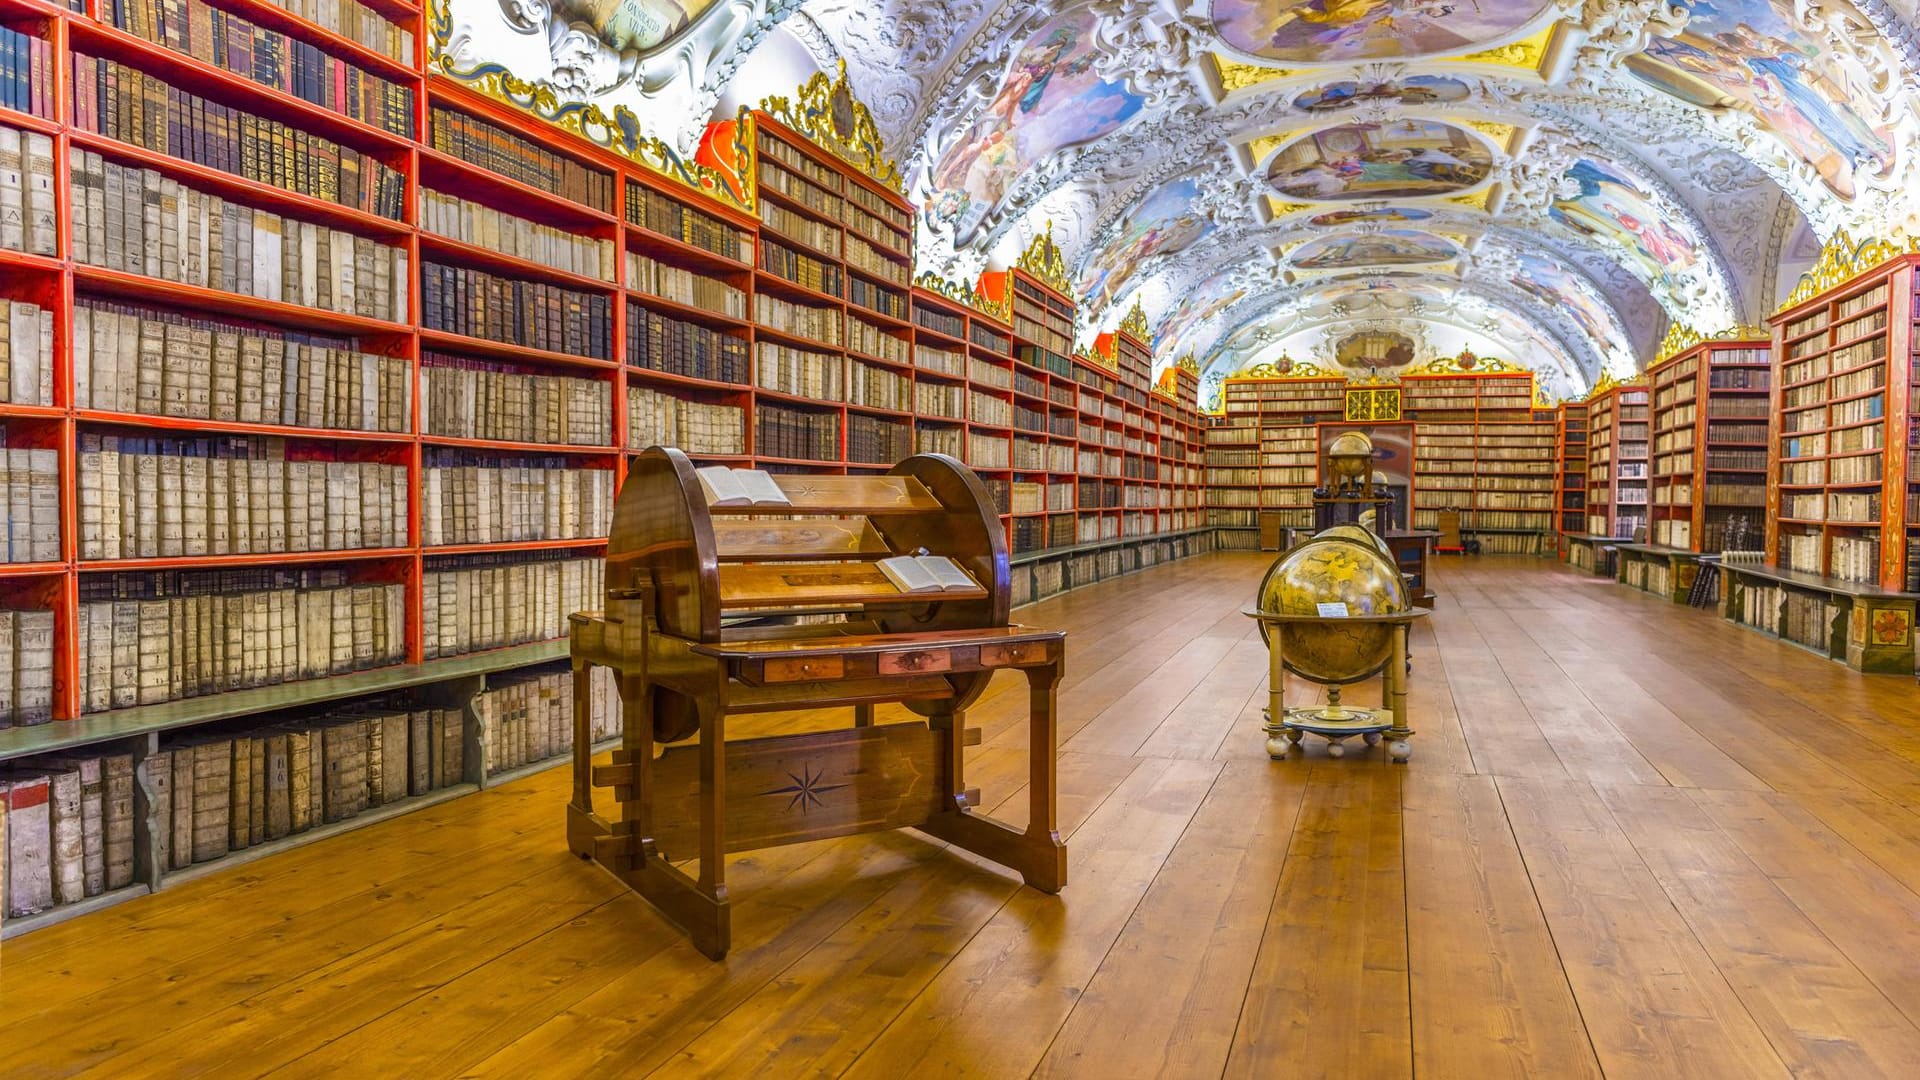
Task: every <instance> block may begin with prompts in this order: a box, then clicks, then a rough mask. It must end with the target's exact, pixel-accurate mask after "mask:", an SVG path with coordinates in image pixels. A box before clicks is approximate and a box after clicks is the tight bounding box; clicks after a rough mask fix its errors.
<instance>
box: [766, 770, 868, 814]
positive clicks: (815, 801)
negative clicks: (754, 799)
mask: <svg viewBox="0 0 1920 1080" xmlns="http://www.w3.org/2000/svg"><path fill="white" fill-rule="evenodd" d="M826 778H827V774H826V773H824V772H823V773H815V772H814V771H813V766H812V765H808V766H805V767H804V768H802V769H801V771H800V773H799V774H797V775H796V774H794V773H788V774H787V779H789V780H792V781H793V783H791V784H788V785H787V786H786V787H778V788H774V789H773V790H771V791H763V792H761V793H760V794H762V795H786V796H790V797H789V798H788V799H787V809H789V810H792V809H793V808H794V807H796V806H797V807H799V808H800V812H801V813H803V814H804V813H806V812H807V811H808V810H811V809H813V808H814V807H816V806H825V805H826V800H825V799H823V798H821V796H822V795H825V794H826V793H827V792H829V791H839V790H840V789H841V788H845V787H851V786H852V785H851V784H823V783H821V782H820V781H822V780H825V779H826Z"/></svg>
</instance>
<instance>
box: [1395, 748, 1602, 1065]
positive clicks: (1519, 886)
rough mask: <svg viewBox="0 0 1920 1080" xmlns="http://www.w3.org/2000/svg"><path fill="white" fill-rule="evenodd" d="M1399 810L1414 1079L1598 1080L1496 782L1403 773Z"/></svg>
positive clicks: (1588, 1047)
mask: <svg viewBox="0 0 1920 1080" xmlns="http://www.w3.org/2000/svg"><path fill="white" fill-rule="evenodd" d="M1401 804H1402V813H1403V815H1404V821H1405V847H1406V890H1407V949H1408V957H1407V959H1408V972H1409V977H1410V980H1411V987H1410V993H1411V1005H1412V1014H1413V1060H1414V1072H1415V1074H1416V1075H1420V1076H1460V1077H1475V1078H1480V1080H1491V1078H1493V1077H1531V1076H1553V1077H1569V1078H1574V1077H1598V1076H1599V1075H1600V1066H1599V1062H1598V1061H1596V1060H1595V1058H1594V1055H1593V1047H1592V1045H1591V1044H1590V1043H1588V1041H1587V1032H1586V1028H1585V1027H1584V1026H1583V1025H1582V1024H1581V1021H1580V1011H1579V1008H1578V1007H1577V1006H1576V1005H1575V1003H1574V1000H1573V991H1572V988H1571V987H1570V986H1568V984H1567V978H1566V974H1565V973H1564V972H1563V971H1561V969H1560V961H1559V957H1558V955H1557V953H1556V952H1555V950H1554V944H1553V939H1552V937H1551V935H1550V934H1549V933H1548V930H1547V921H1546V916H1545V915H1544V914H1543V913H1542V912H1541V910H1540V902H1539V899H1538V898H1537V897H1536V896H1535V895H1534V891H1533V883H1532V881H1531V880H1530V879H1529V878H1528V877H1527V869H1526V865H1525V863H1524V862H1523V861H1522V860H1521V858H1520V849H1519V846H1518V845H1517V844H1516V843H1515V841H1514V838H1513V833H1512V831H1511V830H1510V829H1509V828H1508V826H1507V816H1506V810H1505V808H1504V807H1502V806H1501V804H1500V793H1499V791H1498V790H1496V789H1495V787H1494V781H1493V778H1492V777H1488V776H1461V775H1448V774H1444V773H1429V772H1425V771H1420V772H1414V771H1411V770H1410V771H1409V773H1408V775H1407V778H1406V780H1405V782H1404V783H1403V786H1402V791H1401Z"/></svg>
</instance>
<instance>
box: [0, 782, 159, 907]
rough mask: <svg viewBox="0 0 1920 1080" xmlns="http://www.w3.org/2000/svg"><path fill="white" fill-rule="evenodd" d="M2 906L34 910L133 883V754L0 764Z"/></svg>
mask: <svg viewBox="0 0 1920 1080" xmlns="http://www.w3.org/2000/svg"><path fill="white" fill-rule="evenodd" d="M0 809H3V810H5V814H4V815H3V817H4V825H5V828H4V829H3V830H0V832H4V834H5V843H4V845H0V861H4V863H5V869H6V873H5V874H4V875H0V911H4V912H5V913H6V914H7V915H8V916H9V917H12V918H19V917H21V916H25V915H33V914H37V913H39V912H42V911H46V910H48V909H50V908H53V907H56V906H58V905H62V904H77V903H79V902H80V901H82V900H85V899H86V898H87V897H90V896H99V895H101V894H103V893H108V892H112V891H114V890H116V889H123V888H125V887H127V886H128V885H131V884H133V870H134V866H133V855H134V852H133V834H134V828H133V824H134V822H133V814H134V802H133V755H131V754H105V755H102V754H97V753H95V754H82V755H73V756H65V755H52V756H47V757H39V758H29V759H26V760H24V761H21V762H18V763H15V764H11V765H8V766H6V767H5V768H4V769H0Z"/></svg>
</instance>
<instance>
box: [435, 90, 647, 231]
mask: <svg viewBox="0 0 1920 1080" xmlns="http://www.w3.org/2000/svg"><path fill="white" fill-rule="evenodd" d="M427 133H428V140H429V142H430V145H431V146H432V147H433V149H435V150H438V151H439V152H441V153H443V154H450V155H452V156H453V157H457V158H459V159H460V160H462V161H465V162H467V163H469V164H472V165H478V166H479V167H480V168H482V169H485V170H487V171H488V172H492V173H498V174H499V175H501V176H504V177H506V178H507V179H509V180H512V181H515V182H517V183H521V184H525V185H527V186H528V187H532V188H538V189H539V190H541V191H545V192H547V193H549V194H552V195H558V196H559V197H561V198H563V199H566V200H569V201H571V202H577V203H580V204H581V205H583V206H588V207H591V208H592V209H595V210H598V211H600V212H601V213H603V214H604V213H610V212H611V211H612V210H613V190H614V189H613V174H611V173H605V172H601V171H600V170H599V169H595V168H590V167H589V166H586V165H583V164H581V163H580V162H579V161H577V160H575V159H574V158H571V157H568V156H567V155H565V154H561V153H557V152H555V151H553V150H549V149H547V148H546V147H544V146H542V145H541V144H539V143H538V142H535V141H533V140H531V139H527V138H523V137H522V136H520V135H518V134H516V133H515V132H513V131H511V130H509V129H507V128H504V127H501V126H500V125H499V124H495V123H493V122H491V121H488V120H482V119H480V118H479V117H477V116H472V115H470V114H468V113H463V112H458V111H456V110H453V109H449V108H447V107H445V106H443V105H435V106H434V108H433V111H432V115H431V116H430V117H429V119H428V123H427Z"/></svg>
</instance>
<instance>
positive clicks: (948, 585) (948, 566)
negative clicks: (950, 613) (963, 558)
mask: <svg viewBox="0 0 1920 1080" xmlns="http://www.w3.org/2000/svg"><path fill="white" fill-rule="evenodd" d="M875 565H877V566H878V567H879V568H880V572H881V573H882V574H885V575H886V577H887V580H888V581H891V582H893V587H894V588H896V589H899V590H900V591H901V592H906V593H922V592H929V593H930V592H953V591H959V592H965V591H971V590H973V589H976V588H979V586H978V585H977V584H975V582H974V580H973V578H971V577H969V576H967V572H966V571H965V570H962V569H961V568H960V565H959V564H958V563H956V562H954V561H953V560H952V559H949V558H947V557H946V556H944V555H895V556H894V557H893V558H891V559H881V560H880V561H879V562H878V563H877V564H875Z"/></svg>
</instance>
